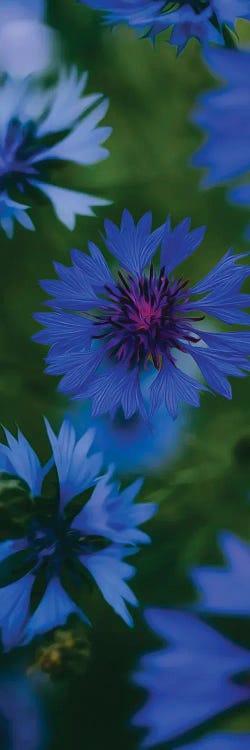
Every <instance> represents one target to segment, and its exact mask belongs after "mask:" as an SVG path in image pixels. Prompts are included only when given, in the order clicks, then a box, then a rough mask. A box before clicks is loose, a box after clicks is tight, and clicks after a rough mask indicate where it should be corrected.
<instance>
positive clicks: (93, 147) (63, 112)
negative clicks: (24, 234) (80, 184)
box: [0, 68, 110, 237]
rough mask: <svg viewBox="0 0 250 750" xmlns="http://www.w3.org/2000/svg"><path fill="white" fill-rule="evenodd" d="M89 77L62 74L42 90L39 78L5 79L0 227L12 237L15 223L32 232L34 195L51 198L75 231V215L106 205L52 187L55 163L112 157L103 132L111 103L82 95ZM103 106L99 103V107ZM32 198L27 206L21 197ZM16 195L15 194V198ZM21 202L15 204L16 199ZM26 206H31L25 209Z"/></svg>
mask: <svg viewBox="0 0 250 750" xmlns="http://www.w3.org/2000/svg"><path fill="white" fill-rule="evenodd" d="M86 81H87V75H86V74H85V73H84V74H83V75H81V76H78V73H77V71H76V69H75V68H73V69H72V70H71V72H70V73H66V72H65V71H63V72H62V73H61V74H60V77H59V79H58V81H57V83H56V84H55V85H52V86H50V87H49V88H47V89H44V88H43V87H42V82H40V81H39V80H38V79H37V77H34V78H33V77H32V76H28V77H26V78H24V79H21V80H17V79H12V78H10V77H8V76H5V77H3V79H2V82H1V86H0V109H1V114H0V225H1V226H2V228H3V230H4V231H5V232H6V234H7V235H8V237H12V236H13V232H14V222H15V220H17V221H19V223H21V224H22V225H23V226H24V227H25V228H26V229H33V228H34V227H33V224H32V221H31V219H30V217H29V215H28V214H27V209H28V207H29V201H30V192H31V189H32V190H33V191H36V190H39V191H41V192H42V193H43V194H44V195H45V196H46V198H48V199H49V200H50V201H51V203H52V205H53V207H54V210H55V213H56V215H57V216H58V218H59V220H60V221H62V222H63V224H65V225H66V226H67V227H68V229H74V226H75V217H76V215H77V214H80V215H85V216H91V215H93V206H98V205H105V204H107V201H105V200H104V199H101V198H96V197H94V196H91V195H88V194H86V193H82V192H78V191H75V190H70V189H66V188H62V187H58V186H56V185H53V184H51V183H50V182H48V177H49V170H50V167H51V164H54V165H57V164H58V163H59V162H62V163H66V162H68V161H71V162H74V163H76V164H80V165H82V166H84V165H89V164H96V163H97V162H99V161H101V160H102V159H105V158H106V157H107V156H108V151H107V150H106V149H105V148H104V147H103V146H102V143H103V141H105V140H106V138H107V137H108V136H109V134H110V128H109V127H99V126H98V124H99V122H100V121H101V120H102V118H103V117H104V116H105V114H106V111H107V108H108V102H107V100H104V99H102V97H101V95H100V94H92V95H84V96H83V91H84V89H85V86H86ZM98 101H99V103H98V104H97V102H98ZM26 192H27V193H28V194H29V198H28V199H27V200H26V201H25V202H24V201H23V196H24V194H25V193H26ZM13 193H15V195H13ZM20 193H21V194H22V202H21V203H20V202H19V201H18V202H17V200H16V199H17V198H18V194H20ZM27 204H28V205H27Z"/></svg>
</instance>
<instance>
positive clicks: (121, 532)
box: [0, 420, 156, 651]
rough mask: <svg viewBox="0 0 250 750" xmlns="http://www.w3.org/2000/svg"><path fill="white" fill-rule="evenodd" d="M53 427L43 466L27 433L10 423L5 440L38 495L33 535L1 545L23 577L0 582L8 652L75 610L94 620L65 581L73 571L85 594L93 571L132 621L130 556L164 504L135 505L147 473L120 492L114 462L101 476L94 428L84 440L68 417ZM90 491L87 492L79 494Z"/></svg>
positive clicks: (9, 465) (10, 466) (2, 455)
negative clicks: (47, 491) (48, 486)
mask: <svg viewBox="0 0 250 750" xmlns="http://www.w3.org/2000/svg"><path fill="white" fill-rule="evenodd" d="M46 428H47V434H48V437H49V441H50V444H51V447H52V459H51V460H50V461H49V462H48V463H47V464H46V465H45V466H43V467H42V466H41V464H40V461H39V459H38V457H37V455H36V453H35V452H34V450H33V448H32V447H31V445H30V444H29V443H28V441H27V440H26V439H25V437H24V436H23V435H22V433H21V432H19V433H18V438H17V440H16V439H15V438H14V437H13V436H12V435H11V434H10V433H9V432H8V431H7V430H6V431H5V432H6V437H7V440H8V446H7V445H3V444H1V445H0V467H1V470H2V471H3V472H5V474H6V473H7V474H8V475H12V477H13V476H16V477H19V478H20V479H22V480H23V481H24V482H26V484H27V485H28V488H29V492H30V497H31V498H32V499H33V502H32V513H31V520H30V523H29V524H28V530H27V535H26V536H25V537H24V538H21V539H17V540H8V541H6V542H3V543H2V544H0V560H2V562H3V564H4V570H5V571H6V569H7V568H8V565H9V566H11V563H12V565H13V560H14V561H15V566H14V569H15V580H14V581H12V582H11V583H9V582H8V583H7V582H6V585H4V586H3V584H2V587H1V588H0V627H1V628H2V641H3V646H4V649H5V650H6V651H7V650H9V649H10V648H12V647H13V646H16V645H20V644H23V643H27V642H28V641H30V640H31V639H32V638H33V636H34V635H36V634H40V633H44V632H46V631H48V630H51V629H53V628H54V627H56V626H57V625H62V624H63V623H65V621H66V620H67V617H68V616H69V615H70V614H71V613H76V614H78V615H79V616H80V617H81V618H82V619H83V620H85V621H86V617H85V615H84V613H83V612H82V609H81V608H80V606H77V604H76V603H75V602H74V601H73V599H72V598H71V597H70V596H69V594H68V593H67V592H66V590H65V588H64V586H63V574H64V573H65V570H67V575H69V576H70V578H71V581H72V582H74V586H78V589H79V594H81V592H82V593H84V590H85V589H84V582H85V583H86V580H88V579H89V574H90V579H91V577H92V578H93V579H94V580H95V582H96V584H97V586H98V587H99V589H100V590H101V592H102V594H103V597H104V599H106V601H107V602H108V603H109V604H110V606H111V607H112V608H113V609H114V610H115V612H117V614H119V615H120V616H121V617H122V618H123V620H124V621H125V622H126V623H127V624H128V625H132V624H133V620H132V618H131V615H130V613H129V612H128V610H127V607H126V602H128V603H129V604H131V605H134V606H136V605H137V600H136V598H135V596H134V594H133V593H132V591H131V589H130V588H129V587H128V585H127V583H126V580H127V579H129V578H131V577H132V576H133V575H134V572H135V569H134V567H132V566H131V565H129V564H128V563H126V562H124V561H123V558H124V557H126V556H127V555H130V554H132V553H133V552H135V551H137V550H136V545H140V544H145V543H147V542H149V541H150V538H149V537H148V535H147V534H145V532H143V531H141V530H140V529H138V528H137V526H138V525H139V524H141V523H144V521H146V520H147V519H148V518H150V517H151V516H152V515H153V513H154V512H155V510H156V506H155V505H154V504H153V503H147V504H145V503H142V504H138V505H134V502H133V501H134V499H135V497H136V495H137V493H138V491H139V489H140V487H141V484H142V482H141V480H137V481H135V482H134V483H133V484H132V485H130V486H129V487H127V488H126V489H124V490H123V491H122V492H120V491H119V484H118V483H117V482H114V481H112V480H111V476H112V467H111V468H110V469H109V471H108V472H107V473H106V474H104V475H102V476H100V469H101V464H102V456H101V455H100V454H94V455H93V456H90V457H89V456H88V452H89V449H90V446H91V444H92V441H93V430H89V431H88V432H86V433H85V434H84V435H82V437H81V438H80V439H79V440H76V436H75V430H74V428H73V427H72V425H71V424H70V422H69V421H67V420H65V421H64V422H63V424H62V426H61V429H60V432H59V435H58V437H57V436H56V435H55V434H54V432H53V431H52V429H51V427H50V425H49V423H48V422H46ZM53 463H54V464H55V466H56V471H57V477H58V490H56V491H55V495H54V497H52V498H51V499H50V500H49V501H47V502H46V501H45V498H43V499H42V487H43V481H44V478H45V477H46V475H47V474H48V471H49V470H50V468H51V465H52V464H53ZM83 492H84V497H82V498H79V496H80V495H81V494H82V493H83ZM86 493H87V499H86ZM77 496H78V500H77V503H76V504H75V505H74V503H73V500H74V498H76V497H77ZM39 498H40V499H39ZM41 499H42V502H41ZM79 507H80V510H79ZM13 555H15V557H14V558H13ZM18 561H19V565H18ZM19 566H21V567H20V569H19ZM0 571H1V563H0ZM18 571H19V573H18ZM40 575H42V580H43V581H45V591H44V594H43V596H42V598H41V600H40V602H39V603H38V605H37V606H36V609H35V611H33V612H32V607H31V596H32V590H33V587H34V584H35V582H36V581H37V578H38V577H39V576H40ZM1 580H2V579H1Z"/></svg>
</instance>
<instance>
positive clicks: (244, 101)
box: [193, 49, 250, 238]
mask: <svg viewBox="0 0 250 750" xmlns="http://www.w3.org/2000/svg"><path fill="white" fill-rule="evenodd" d="M206 61H207V63H208V65H209V67H210V68H211V70H212V72H213V74H214V75H216V76H218V77H220V78H222V79H223V80H224V81H225V86H224V87H223V89H221V88H220V89H219V90H218V89H217V90H216V91H211V92H209V93H207V94H203V95H202V96H201V97H200V99H199V102H198V107H197V111H196V112H195V113H194V115H193V121H194V122H195V123H196V124H197V125H199V126H200V127H202V128H204V129H205V130H206V131H207V138H206V140H205V142H204V144H203V146H202V147H201V148H200V149H199V151H198V152H197V154H195V156H194V157H193V164H194V165H196V166H199V167H205V168H206V170H207V174H206V176H205V178H204V179H203V181H202V185H203V186H204V187H212V186H213V185H217V184H220V183H228V182H229V183H230V182H232V181H233V180H237V184H236V186H233V185H232V188H231V190H230V192H229V193H228V196H229V199H230V200H232V201H233V202H235V203H239V204H241V205H243V206H247V207H248V209H249V207H250V181H249V170H250V152H249V141H250V122H249V76H250V53H249V52H248V51H240V50H237V51H236V50H225V49H211V50H209V51H207V52H206ZM241 177H243V178H244V183H243V184H239V178H241ZM247 236H248V238H250V225H249V227H248V230H247Z"/></svg>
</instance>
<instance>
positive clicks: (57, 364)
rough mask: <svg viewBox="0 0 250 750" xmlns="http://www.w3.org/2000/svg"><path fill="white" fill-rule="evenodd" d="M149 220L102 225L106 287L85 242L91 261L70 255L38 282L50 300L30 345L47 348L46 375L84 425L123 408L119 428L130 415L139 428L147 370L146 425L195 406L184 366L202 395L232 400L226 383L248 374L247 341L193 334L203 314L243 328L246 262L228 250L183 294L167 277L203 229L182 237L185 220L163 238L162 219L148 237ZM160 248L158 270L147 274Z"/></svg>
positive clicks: (97, 258) (100, 261) (181, 284)
mask: <svg viewBox="0 0 250 750" xmlns="http://www.w3.org/2000/svg"><path fill="white" fill-rule="evenodd" d="M151 221H152V219H151V214H150V213H147V214H145V215H144V216H143V217H142V218H141V219H140V221H139V222H138V225H137V226H136V225H135V224H134V221H133V219H132V216H131V214H130V213H129V212H128V211H124V213H123V217H122V223H121V229H119V228H118V227H117V226H115V224H113V223H112V222H111V221H106V222H105V229H106V234H107V237H106V239H105V244H106V248H107V250H109V251H110V253H112V255H113V256H115V258H116V260H118V261H119V263H120V268H119V269H118V271H117V274H116V276H115V278H114V276H113V275H112V274H111V271H110V270H109V267H108V265H107V264H106V261H105V260H104V257H103V255H102V253H101V252H100V250H99V249H98V247H97V246H96V245H94V244H93V243H92V242H90V243H89V251H90V255H87V254H85V253H81V252H79V251H78V250H72V252H71V258H72V267H71V268H67V267H65V266H63V265H62V264H61V263H55V270H56V272H57V274H58V276H59V280H50V281H48V280H46V281H43V282H41V286H42V287H43V289H45V291H46V292H48V293H49V294H51V295H53V297H54V299H53V300H51V301H50V302H49V304H50V305H51V307H52V308H54V310H53V312H50V313H46V312H45V313H39V314H36V315H35V319H36V320H37V321H39V322H40V323H41V324H42V325H44V326H46V328H45V329H44V330H42V331H40V332H39V333H37V334H35V336H34V339H35V340H36V341H39V342H41V343H44V344H49V345H50V346H51V349H50V352H49V355H48V357H47V362H48V366H47V368H46V372H48V373H51V374H54V375H58V374H63V378H62V380H61V383H60V386H59V389H60V390H61V391H62V392H63V393H66V394H70V395H71V396H73V397H75V398H80V399H86V398H91V399H92V404H93V406H92V416H99V415H100V414H105V413H107V412H108V413H109V414H110V415H111V416H112V417H113V416H114V415H115V413H116V411H117V409H119V408H120V407H122V409H123V412H124V416H125V418H126V419H130V418H131V417H132V416H133V415H135V414H137V413H138V412H139V414H140V415H141V417H142V418H143V419H145V420H147V418H148V417H147V410H146V406H145V397H144V393H142V390H141V382H142V380H143V379H144V373H145V370H146V371H147V369H148V368H150V369H151V370H152V368H153V372H154V374H155V377H154V380H153V382H152V383H151V385H150V388H149V396H148V399H147V400H149V404H150V416H152V415H153V414H154V413H155V411H157V409H159V408H160V407H161V406H164V407H165V408H166V409H167V411H168V412H169V414H170V415H171V416H172V417H176V416H177V413H178V408H179V404H180V403H181V402H186V403H187V404H189V405H191V406H195V407H198V406H199V405H200V391H204V390H207V387H206V386H205V385H202V383H201V382H199V381H198V380H196V379H195V378H194V377H192V376H191V375H190V357H191V358H192V359H193V360H194V362H195V363H196V365H198V367H199V369H200V370H201V372H202V375H203V377H204V379H205V380H206V382H207V384H208V386H209V388H211V389H212V390H213V391H215V392H217V393H220V394H221V395H223V396H225V397H226V398H231V396H232V392H231V386H230V384H229V382H228V380H227V376H228V375H237V376H239V377H244V373H243V372H242V370H244V369H246V370H248V369H249V362H248V359H247V357H248V356H249V354H250V333H249V332H244V333H242V332H239V331H238V332H233V333H213V332H211V331H207V329H206V330H201V329H200V328H197V321H200V320H201V319H203V318H204V317H205V314H207V315H209V316H213V317H214V318H218V319H219V320H222V321H223V322H225V323H228V324H229V325H231V324H235V323H238V324H241V325H249V322H250V316H249V315H248V314H247V313H245V312H243V311H242V309H241V308H242V307H246V306H247V305H249V304H250V295H248V294H241V293H240V288H241V284H242V282H243V281H244V280H245V279H246V278H247V277H248V276H249V273H250V266H247V265H237V264H236V261H237V260H240V259H241V258H242V257H245V256H244V255H242V254H239V255H233V252H232V250H229V251H228V252H227V253H226V255H225V256H224V257H223V258H222V260H221V261H220V262H219V263H218V264H217V266H215V268H214V269H212V271H210V273H208V275H207V276H206V277H205V278H204V279H202V281H200V282H199V283H198V284H195V285H194V286H189V281H188V280H186V279H185V277H184V276H183V275H180V274H178V273H177V274H176V276H175V277H174V276H173V274H172V272H173V270H174V269H175V268H176V266H178V265H179V264H180V263H181V262H182V261H184V260H185V259H186V258H188V256H189V255H191V253H193V251H194V250H195V249H196V248H197V247H198V246H199V245H200V243H201V241H202V239H203V236H204V231H205V228H204V227H200V228H199V229H195V230H193V231H192V232H189V229H190V219H184V221H182V222H181V223H180V224H178V225H177V226H176V227H175V229H173V230H172V229H171V223H170V219H168V221H167V222H166V224H164V225H163V226H161V227H159V228H158V229H156V230H155V231H154V232H152V233H151ZM160 243H161V256H160V264H159V265H158V263H155V265H153V260H152V259H153V256H154V254H155V253H156V250H157V248H158V246H159V244H160ZM202 294H205V297H203V298H202V297H200V296H201V295H202ZM193 295H195V296H197V295H199V297H200V299H198V300H197V299H193ZM200 344H203V346H201V345H200ZM179 351H181V352H182V353H183V355H184V356H183V362H184V363H186V364H184V367H183V369H179V367H178V360H177V354H178V352H179Z"/></svg>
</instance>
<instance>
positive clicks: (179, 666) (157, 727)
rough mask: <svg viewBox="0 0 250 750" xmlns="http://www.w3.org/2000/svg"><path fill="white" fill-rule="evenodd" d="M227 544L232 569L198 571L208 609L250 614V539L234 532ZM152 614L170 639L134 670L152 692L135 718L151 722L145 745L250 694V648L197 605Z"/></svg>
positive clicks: (223, 742) (222, 741)
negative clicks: (197, 611) (201, 614)
mask: <svg viewBox="0 0 250 750" xmlns="http://www.w3.org/2000/svg"><path fill="white" fill-rule="evenodd" d="M221 543H222V548H223V551H224V554H226V555H227V557H228V559H229V564H230V567H229V569H228V570H225V571H223V569H220V568H219V569H213V568H212V569H209V568H208V569H206V568H200V569H199V568H198V569H195V570H193V572H192V578H193V580H194V582H195V583H197V584H198V588H199V589H200V590H201V591H202V593H203V597H204V605H203V604H202V605H201V609H202V610H204V611H205V612H207V613H208V614H209V613H221V614H230V615H231V614H233V615H236V616H237V615H246V616H249V545H247V544H246V543H244V542H242V541H241V540H240V539H238V538H237V537H235V536H234V535H233V534H231V533H229V532H227V533H225V532H224V533H223V534H222V535H221ZM246 580H248V585H247V584H246ZM145 618H146V622H147V623H148V624H149V625H150V627H151V628H152V629H153V631H154V632H155V634H156V635H157V636H159V637H160V638H161V639H163V640H164V641H167V642H169V643H170V646H168V648H166V649H164V650H162V651H160V652H156V653H152V654H148V655H146V656H144V657H143V658H142V659H141V661H140V664H139V669H138V671H137V673H136V674H135V675H134V682H135V683H136V684H137V685H139V686H140V687H142V688H144V689H146V690H147V691H148V693H149V695H148V700H147V702H146V703H145V704H144V705H143V707H142V708H141V709H140V710H139V712H138V713H137V714H136V715H135V717H133V720H132V723H133V725H134V726H137V727H145V728H147V729H148V735H147V737H146V738H145V740H144V742H143V745H142V746H143V747H151V746H152V745H155V744H158V743H161V742H168V741H172V740H174V739H175V738H177V737H178V738H179V737H180V738H181V740H182V736H183V735H186V733H188V732H190V731H191V730H193V729H194V728H196V727H198V726H200V725H201V724H203V723H204V722H207V721H208V720H210V719H212V718H213V717H215V716H217V715H218V714H220V713H222V712H224V711H225V710H227V709H229V708H233V707H234V706H237V705H239V704H242V703H245V702H248V701H249V699H250V686H249V683H248V681H247V677H246V679H244V675H245V674H246V676H247V672H248V670H249V667H250V651H249V650H247V649H245V648H242V647H239V646H238V645H236V644H235V643H233V642H231V641H229V640H228V639H226V638H225V637H224V636H222V635H221V634H220V633H218V632H217V631H216V630H214V629H213V628H211V627H210V626H208V625H207V624H206V623H204V622H203V621H201V620H200V619H198V617H196V616H195V615H193V614H190V613H189V612H181V611H177V610H176V611H175V610H168V609H162V610H160V609H148V610H146V612H145ZM239 676H240V677H241V679H240V680H237V677H239ZM238 740H239V744H237V741H238ZM182 741H183V742H184V741H185V740H184V739H183V740H182ZM248 742H249V734H242V735H241V734H240V735H233V734H232V735H231V734H228V735H227V734H225V735H223V734H218V735H211V736H208V737H206V738H205V739H204V740H201V742H197V743H195V744H194V745H187V748H189V747H190V749H191V750H210V748H211V750H222V748H223V749H224V746H225V750H229V748H230V750H231V748H232V750H234V749H235V750H238V747H239V748H242V750H243V748H244V749H245V748H246V747H247V743H248ZM227 743H228V744H227ZM185 748H186V745H185ZM185 748H184V747H183V749H182V750H185Z"/></svg>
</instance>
